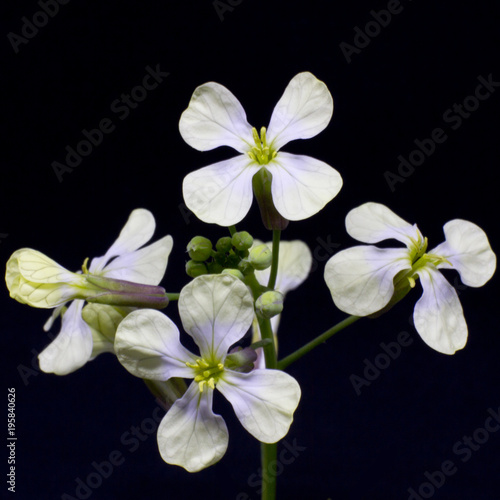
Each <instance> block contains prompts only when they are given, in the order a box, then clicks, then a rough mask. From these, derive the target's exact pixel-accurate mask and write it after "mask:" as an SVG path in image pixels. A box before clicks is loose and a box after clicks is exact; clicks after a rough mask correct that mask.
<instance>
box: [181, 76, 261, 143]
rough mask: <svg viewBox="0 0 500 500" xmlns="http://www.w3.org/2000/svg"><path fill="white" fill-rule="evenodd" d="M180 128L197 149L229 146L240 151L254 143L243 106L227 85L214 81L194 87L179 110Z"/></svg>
mask: <svg viewBox="0 0 500 500" xmlns="http://www.w3.org/2000/svg"><path fill="white" fill-rule="evenodd" d="M179 131H180V133H181V136H182V138H183V139H184V140H185V141H186V142H187V143H188V144H189V145H190V146H191V147H192V148H195V149H197V150H198V151H209V150H210V149H214V148H218V147H219V146H230V147H232V148H234V149H236V151H239V152H240V153H243V152H245V151H248V150H249V149H250V148H251V147H252V146H253V145H254V141H253V136H252V127H251V125H250V124H249V123H248V122H247V116H246V114H245V110H244V109H243V106H242V105H241V104H240V102H239V101H238V99H236V97H235V96H234V95H233V94H232V93H231V92H230V91H229V90H228V89H227V88H226V87H224V86H223V85H220V84H219V83H215V82H208V83H205V84H204V85H200V86H199V87H198V88H196V89H195V91H194V93H193V96H192V97H191V101H190V102H189V106H188V108H187V109H186V110H185V111H184V113H182V116H181V119H180V122H179Z"/></svg>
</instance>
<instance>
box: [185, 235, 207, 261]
mask: <svg viewBox="0 0 500 500" xmlns="http://www.w3.org/2000/svg"><path fill="white" fill-rule="evenodd" d="M187 251H188V253H189V257H191V259H193V260H196V261H198V262H204V261H205V260H207V259H208V258H210V256H211V255H212V242H211V241H210V240H209V239H208V238H205V237H204V236H195V237H194V238H193V239H192V240H191V241H190V242H189V243H188V244H187Z"/></svg>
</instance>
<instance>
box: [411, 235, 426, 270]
mask: <svg viewBox="0 0 500 500" xmlns="http://www.w3.org/2000/svg"><path fill="white" fill-rule="evenodd" d="M410 239H411V242H412V243H413V245H412V248H411V249H410V258H411V263H412V264H415V262H417V261H418V260H419V259H420V258H422V257H423V256H424V255H425V251H426V250H427V246H428V243H429V242H428V240H427V238H424V239H423V240H422V237H421V236H420V235H419V237H418V240H415V239H414V238H410Z"/></svg>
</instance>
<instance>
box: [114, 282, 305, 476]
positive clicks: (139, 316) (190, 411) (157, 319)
mask: <svg viewBox="0 0 500 500" xmlns="http://www.w3.org/2000/svg"><path fill="white" fill-rule="evenodd" d="M179 313H180V316H181V320H182V324H183V327H184V329H185V330H186V332H188V333H189V335H190V336H191V337H192V338H193V340H194V341H195V342H196V344H197V345H198V347H199V349H200V355H195V354H193V353H191V352H190V351H188V350H187V349H186V348H184V347H183V346H182V345H181V343H180V341H179V330H178V329H177V327H176V326H175V324H174V323H173V322H172V321H171V320H170V319H169V318H167V317H166V316H165V315H164V314H162V313H161V312H159V311H153V310H147V309H142V310H137V311H134V312H132V313H131V314H129V315H128V316H127V317H126V318H125V319H124V320H123V321H122V322H121V323H120V325H119V327H118V331H117V333H116V339H115V349H116V353H117V356H118V359H119V360H120V362H121V363H122V364H123V365H124V366H125V368H127V370H129V371H130V372H131V373H132V374H133V375H136V376H138V377H141V378H146V379H150V380H162V381H163V380H168V379H170V378H171V377H180V378H191V379H194V380H193V382H192V383H191V385H190V386H189V388H188V390H187V392H186V393H185V394H184V396H182V398H181V399H178V400H177V401H176V402H175V404H174V405H173V406H172V407H171V408H170V410H169V411H168V412H167V414H166V415H165V417H164V418H163V420H162V421H161V423H160V426H159V428H158V446H159V449H160V453H161V456H162V457H163V459H164V460H165V461H166V462H168V463H170V464H176V465H180V466H182V467H184V468H185V469H187V470H188V471H190V472H196V471H199V470H201V469H204V468H205V467H208V466H210V465H212V464H214V463H216V462H218V461H219V460H220V459H221V457H222V456H223V455H224V453H225V451H226V448H227V444H228V432H227V427H226V424H225V422H224V420H223V419H222V417H220V416H219V415H216V414H214V412H213V410H212V399H213V393H214V389H215V388H217V389H218V390H219V391H220V392H221V393H222V394H223V395H224V396H225V397H226V399H227V400H228V401H229V402H230V403H231V404H232V406H233V408H234V411H235V413H236V416H237V417H238V419H239V420H240V422H241V424H242V425H243V427H245V429H246V430H247V431H248V432H250V433H251V434H252V435H253V436H255V437H256V438H257V439H258V440H259V441H262V442H265V443H274V442H276V441H278V440H279V439H281V438H282V437H283V436H285V434H286V433H287V432H288V428H289V427H290V424H291V423H292V420H293V412H294V411H295V409H296V407H297V405H298V402H299V399H300V387H299V385H298V383H297V382H296V381H295V379H294V378H292V377H291V376H290V375H288V374H286V373H284V372H282V371H279V370H266V369H264V370H259V369H255V370H252V371H250V372H248V373H242V372H239V371H234V370H232V369H231V368H229V366H231V364H230V362H229V359H228V358H229V356H228V355H227V353H228V350H229V348H230V347H231V346H232V345H233V344H234V343H235V342H238V341H239V340H240V339H241V338H242V337H243V336H244V335H245V333H246V332H247V330H248V329H249V327H250V325H251V323H252V318H253V315H254V309H253V299H252V296H251V294H250V292H249V290H248V289H247V287H246V285H244V284H243V283H242V282H241V281H240V280H239V279H237V278H235V277H233V276H230V275H205V276H200V277H198V278H196V279H194V280H193V281H192V282H191V283H189V284H188V285H187V286H185V287H184V288H183V289H182V291H181V294H180V297H179Z"/></svg>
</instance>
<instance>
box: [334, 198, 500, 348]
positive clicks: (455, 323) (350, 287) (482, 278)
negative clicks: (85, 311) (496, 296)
mask: <svg viewBox="0 0 500 500" xmlns="http://www.w3.org/2000/svg"><path fill="white" fill-rule="evenodd" d="M346 229H347V232H348V233H349V235H350V236H352V237H353V238H356V239H357V240H359V241H362V242H364V243H378V242H381V241H383V240H387V239H395V240H398V241H400V242H401V243H404V244H405V245H406V248H378V247H376V246H372V245H370V246H368V245H363V246H356V247H352V248H348V249H347V250H342V251H341V252H338V253H337V254H335V255H334V256H333V257H332V258H331V259H330V260H329V261H328V262H327V264H326V267H325V281H326V284H327V285H328V287H329V289H330V292H331V294H332V298H333V301H334V303H335V305H336V306H337V307H338V308H339V309H341V310H342V311H344V312H347V313H348V314H352V315H355V316H367V315H370V314H373V313H375V312H377V311H380V310H381V309H383V308H384V307H385V306H387V305H388V304H389V302H390V301H391V299H392V298H393V295H394V293H395V291H396V292H397V291H401V292H402V293H404V291H405V288H407V287H408V286H411V287H414V286H415V280H416V279H418V278H420V281H421V283H422V288H423V294H422V297H421V298H420V299H419V301H418V302H417V304H416V305H415V310H414V314H413V318H414V323H415V328H416V329H417V331H418V333H419V334H420V336H421V337H422V339H423V340H424V342H426V343H427V345H429V346H430V347H432V348H433V349H435V350H436V351H439V352H442V353H444V354H454V353H455V352H456V351H457V350H458V349H462V348H463V347H464V346H465V343H466V342H467V324H466V322H465V318H464V315H463V310H462V306H461V304H460V301H459V299H458V295H457V292H456V291H455V289H454V288H453V287H452V286H451V285H450V284H449V283H448V281H447V280H446V279H445V277H444V276H443V275H442V274H441V272H440V269H455V270H456V271H458V273H459V274H460V277H461V279H462V282H463V283H464V284H465V285H467V286H472V287H479V286H482V285H484V284H485V283H486V282H487V281H488V280H489V279H490V278H491V277H492V276H493V273H494V272H495V268H496V256H495V254H494V253H493V251H492V250H491V247H490V244H489V242H488V238H487V236H486V234H485V233H484V231H483V230H482V229H481V228H480V227H478V226H476V225H475V224H473V223H472V222H469V221H465V220H461V219H455V220H452V221H450V222H448V223H446V224H445V225H444V235H445V238H446V240H445V241H444V242H443V243H441V244H440V245H438V246H437V247H435V248H434V249H432V250H430V251H427V238H424V237H423V236H422V234H421V233H420V231H419V229H418V228H417V226H416V225H411V224H409V223H408V222H406V221H404V220H403V219H401V218H400V217H398V216H397V215H396V214H395V213H394V212H392V211H391V210H390V209H389V208H387V207H386V206H384V205H381V204H378V203H371V202H370V203H365V204H364V205H361V206H360V207H357V208H355V209H353V210H351V211H350V212H349V213H348V215H347V217H346Z"/></svg>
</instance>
